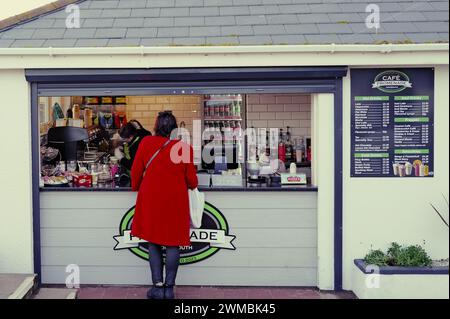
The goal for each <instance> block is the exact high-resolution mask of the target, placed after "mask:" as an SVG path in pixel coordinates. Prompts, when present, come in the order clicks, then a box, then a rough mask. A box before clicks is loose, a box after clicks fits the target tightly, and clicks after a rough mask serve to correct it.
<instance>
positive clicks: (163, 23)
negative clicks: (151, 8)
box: [144, 18, 175, 27]
mask: <svg viewBox="0 0 450 319" xmlns="http://www.w3.org/2000/svg"><path fill="white" fill-rule="evenodd" d="M174 21H175V19H174V18H146V19H145V20H144V27H173V26H174Z"/></svg>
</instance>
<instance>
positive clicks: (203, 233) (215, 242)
mask: <svg viewBox="0 0 450 319" xmlns="http://www.w3.org/2000/svg"><path fill="white" fill-rule="evenodd" d="M134 209H135V206H133V207H131V208H130V209H129V210H128V211H127V212H126V213H125V215H124V216H123V218H122V220H121V221H120V226H119V235H117V236H114V240H115V241H116V242H117V244H116V246H115V247H114V250H122V249H128V250H130V251H131V252H132V253H133V254H134V255H136V256H137V257H139V258H142V259H144V260H148V258H149V255H148V249H147V244H146V242H145V241H144V240H142V239H139V238H137V237H134V236H132V235H131V223H132V221H133V216H134ZM235 238H236V236H233V235H230V234H229V226H228V223H227V221H226V219H225V217H224V216H223V214H222V213H221V212H220V211H219V210H218V209H217V208H216V207H214V206H213V205H211V204H210V203H208V202H205V207H204V210H203V217H202V226H201V228H199V229H191V231H190V240H191V246H184V247H180V264H181V265H187V264H193V263H197V262H200V261H203V260H205V259H207V258H209V257H211V256H212V255H214V254H215V253H217V252H218V251H219V250H220V249H230V250H235V249H236V248H235V247H234V245H233V244H232V241H233V240H234V239H235Z"/></svg>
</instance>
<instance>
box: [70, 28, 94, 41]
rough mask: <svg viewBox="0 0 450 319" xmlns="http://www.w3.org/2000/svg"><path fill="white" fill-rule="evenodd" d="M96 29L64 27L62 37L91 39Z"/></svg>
mask: <svg viewBox="0 0 450 319" xmlns="http://www.w3.org/2000/svg"><path fill="white" fill-rule="evenodd" d="M96 31H97V29H95V28H79V29H66V32H64V39H92V38H93V37H94V36H95V32H96Z"/></svg>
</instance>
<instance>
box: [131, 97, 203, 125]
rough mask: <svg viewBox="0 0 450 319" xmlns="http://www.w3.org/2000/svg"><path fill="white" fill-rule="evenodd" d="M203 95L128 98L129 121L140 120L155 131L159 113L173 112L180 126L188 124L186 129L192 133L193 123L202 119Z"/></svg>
mask: <svg viewBox="0 0 450 319" xmlns="http://www.w3.org/2000/svg"><path fill="white" fill-rule="evenodd" d="M201 106H202V96H201V95H190V96H166V95H156V96H128V97H127V119H128V120H131V119H135V120H138V121H139V122H140V123H141V124H142V125H143V126H144V127H145V128H146V129H148V130H149V131H153V126H154V124H155V119H156V117H157V116H158V112H160V111H164V110H171V111H173V114H174V115H175V116H176V118H177V121H178V124H180V123H181V122H182V121H184V122H185V123H186V129H188V130H189V132H191V133H192V121H193V120H194V119H201Z"/></svg>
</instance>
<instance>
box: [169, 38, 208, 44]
mask: <svg viewBox="0 0 450 319" xmlns="http://www.w3.org/2000/svg"><path fill="white" fill-rule="evenodd" d="M173 44H174V45H204V44H206V37H190V38H174V39H173Z"/></svg>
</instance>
